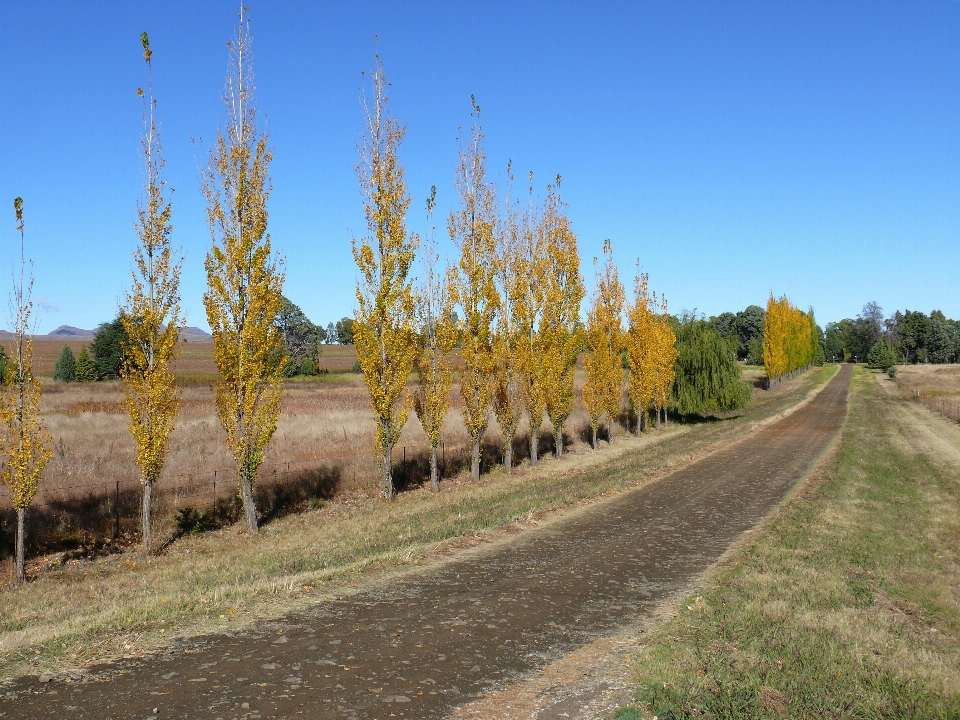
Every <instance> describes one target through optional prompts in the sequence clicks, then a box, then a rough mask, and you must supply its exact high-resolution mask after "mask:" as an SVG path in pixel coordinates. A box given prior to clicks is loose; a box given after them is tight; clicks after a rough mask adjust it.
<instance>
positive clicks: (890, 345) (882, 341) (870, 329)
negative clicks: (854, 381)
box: [825, 302, 960, 369]
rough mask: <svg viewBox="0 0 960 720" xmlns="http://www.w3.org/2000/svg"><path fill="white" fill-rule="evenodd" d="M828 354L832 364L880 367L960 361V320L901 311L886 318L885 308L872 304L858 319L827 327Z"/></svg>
mask: <svg viewBox="0 0 960 720" xmlns="http://www.w3.org/2000/svg"><path fill="white" fill-rule="evenodd" d="M887 351H889V352H887ZM871 352H872V353H873V358H872V359H871V357H870V356H871ZM825 355H826V358H827V360H829V361H831V362H868V363H870V364H871V365H874V366H876V367H882V364H886V365H887V367H890V366H891V365H892V364H893V363H904V364H914V363H936V364H942V363H955V362H960V321H957V320H951V319H949V318H947V317H946V316H945V315H944V314H943V313H942V312H941V311H940V310H934V311H933V312H931V313H930V314H929V315H926V314H924V313H922V312H919V311H916V310H905V311H903V312H900V311H899V310H897V311H896V312H894V313H893V314H892V315H890V316H889V317H884V313H883V308H881V307H880V306H879V305H878V304H877V303H876V302H869V303H867V304H866V305H864V306H863V310H862V312H861V313H860V314H859V315H858V316H857V317H856V318H852V319H851V318H845V319H843V320H840V321H839V322H835V323H830V324H829V325H827V332H826V338H825ZM891 360H892V362H890V361H891ZM878 363H882V364H878ZM887 367H882V369H887Z"/></svg>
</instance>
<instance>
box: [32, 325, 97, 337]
mask: <svg viewBox="0 0 960 720" xmlns="http://www.w3.org/2000/svg"><path fill="white" fill-rule="evenodd" d="M93 333H94V331H93V330H84V329H83V328H75V327H72V326H70V325H61V326H60V327H58V328H57V329H56V330H54V331H52V332H50V333H47V338H49V339H50V340H93ZM35 337H36V338H37V339H40V338H42V337H43V335H36V336H35Z"/></svg>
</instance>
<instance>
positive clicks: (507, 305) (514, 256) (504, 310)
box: [492, 163, 527, 473]
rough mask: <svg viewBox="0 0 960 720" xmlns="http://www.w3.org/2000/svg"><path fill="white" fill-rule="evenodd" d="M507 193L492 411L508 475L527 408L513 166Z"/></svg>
mask: <svg viewBox="0 0 960 720" xmlns="http://www.w3.org/2000/svg"><path fill="white" fill-rule="evenodd" d="M507 178H508V182H507V191H506V197H505V199H504V204H503V211H502V213H501V215H500V224H499V227H498V231H497V233H496V236H497V238H496V242H497V257H496V281H497V289H498V292H499V295H500V312H499V313H498V314H497V324H496V332H495V334H494V339H493V347H494V355H495V357H496V363H495V365H494V370H493V396H492V401H493V410H494V413H495V414H496V416H497V423H498V424H499V425H500V431H501V433H502V434H503V466H504V468H506V470H507V472H508V473H509V472H511V470H512V468H513V440H514V438H515V437H516V435H517V430H518V429H519V427H520V420H521V419H522V417H523V409H524V402H523V399H524V398H523V396H524V378H523V363H522V359H521V355H520V346H521V343H522V338H521V334H522V331H521V325H522V319H523V314H522V310H521V304H522V295H523V291H524V283H525V281H526V280H527V265H526V262H525V258H524V256H523V253H522V252H520V233H521V232H522V215H521V214H520V212H519V209H518V208H517V207H516V206H515V205H514V203H513V198H512V196H511V193H510V188H511V187H512V180H513V178H512V176H511V164H510V163H508V164H507Z"/></svg>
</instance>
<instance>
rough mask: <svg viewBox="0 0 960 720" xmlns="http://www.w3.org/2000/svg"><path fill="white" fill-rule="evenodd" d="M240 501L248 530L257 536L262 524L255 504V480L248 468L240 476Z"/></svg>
mask: <svg viewBox="0 0 960 720" xmlns="http://www.w3.org/2000/svg"><path fill="white" fill-rule="evenodd" d="M240 499H241V500H242V501H243V516H244V518H245V519H246V521H247V528H248V529H249V530H250V532H252V533H254V534H256V532H257V531H258V530H259V529H260V523H259V518H258V517H257V506H256V504H255V503H254V502H253V478H252V477H250V469H249V468H248V467H245V468H244V469H243V472H242V474H241V475H240Z"/></svg>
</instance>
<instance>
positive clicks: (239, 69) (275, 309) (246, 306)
mask: <svg viewBox="0 0 960 720" xmlns="http://www.w3.org/2000/svg"><path fill="white" fill-rule="evenodd" d="M249 42H250V40H249V35H247V34H245V30H244V27H243V26H241V28H240V34H239V37H238V41H237V43H236V47H235V49H234V52H233V57H234V58H235V59H236V66H235V67H234V68H233V69H232V76H231V78H230V79H229V82H228V92H227V94H226V99H225V104H226V106H227V116H228V121H227V123H226V133H224V132H222V131H221V132H219V133H218V134H217V141H216V148H215V149H214V150H213V151H211V153H210V156H209V161H208V164H207V167H206V168H205V169H204V172H203V193H204V195H205V197H206V201H207V223H208V225H209V228H210V235H211V240H212V245H211V248H210V251H209V252H208V253H207V257H206V260H205V263H204V265H205V268H206V272H207V292H206V293H205V294H204V296H203V303H204V307H205V309H206V314H207V322H208V324H209V325H210V329H211V330H212V332H213V342H214V360H215V361H216V364H217V368H218V369H219V371H220V374H221V377H222V379H221V381H220V382H219V383H218V385H217V391H216V399H217V411H218V413H217V414H218V415H219V417H220V422H221V424H222V425H223V428H224V430H225V431H226V433H227V442H228V445H229V447H230V449H231V451H232V453H233V456H234V461H235V462H236V464H237V474H238V476H239V480H240V487H241V495H242V496H243V501H244V511H245V514H246V519H247V524H248V526H249V527H250V529H251V530H256V525H257V519H256V509H255V507H254V505H253V496H252V485H253V481H254V478H255V477H256V474H257V470H258V468H259V466H260V464H261V463H262V462H263V451H264V449H265V448H266V445H267V443H268V442H269V441H270V438H271V437H272V436H273V433H274V431H275V430H276V426H277V420H278V418H279V417H280V397H281V394H282V391H283V386H282V379H283V367H284V365H285V363H286V360H287V358H286V352H285V348H284V344H283V336H282V334H281V333H280V331H279V330H278V329H277V327H276V323H275V321H276V317H277V314H278V313H279V312H280V308H281V306H282V304H283V299H282V290H283V281H284V273H283V270H282V264H281V263H280V262H279V261H278V260H276V259H275V258H274V257H273V255H272V253H271V243H270V235H269V234H268V233H267V200H268V198H269V195H270V190H271V185H270V178H269V174H268V169H269V165H270V162H271V161H272V159H273V155H272V153H271V152H270V150H269V148H268V142H269V140H268V137H267V135H266V133H258V131H257V128H256V109H255V107H254V104H253V97H252V94H251V86H252V68H251V67H250V65H249V62H250V52H249Z"/></svg>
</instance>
